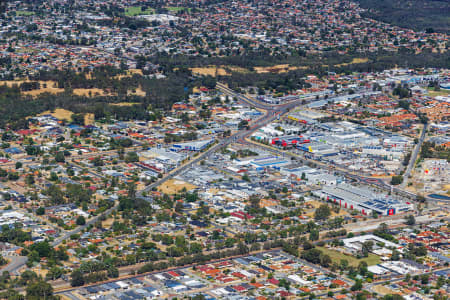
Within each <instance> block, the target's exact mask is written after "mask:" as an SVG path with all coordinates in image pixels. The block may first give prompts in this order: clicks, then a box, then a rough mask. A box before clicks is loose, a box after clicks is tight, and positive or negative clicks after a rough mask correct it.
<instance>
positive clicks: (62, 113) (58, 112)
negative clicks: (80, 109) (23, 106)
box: [39, 108, 73, 121]
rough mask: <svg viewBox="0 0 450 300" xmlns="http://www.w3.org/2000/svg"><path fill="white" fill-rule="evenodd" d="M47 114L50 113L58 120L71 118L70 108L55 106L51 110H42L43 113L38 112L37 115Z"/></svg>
mask: <svg viewBox="0 0 450 300" xmlns="http://www.w3.org/2000/svg"><path fill="white" fill-rule="evenodd" d="M48 114H50V115H52V116H54V117H55V118H58V119H60V120H62V119H66V120H68V121H70V119H71V118H72V114H73V112H71V111H70V110H67V109H62V108H57V109H55V110H54V111H53V112H51V111H49V110H47V111H44V112H43V113H41V114H39V116H42V115H48Z"/></svg>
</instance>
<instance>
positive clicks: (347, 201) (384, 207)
mask: <svg viewBox="0 0 450 300" xmlns="http://www.w3.org/2000/svg"><path fill="white" fill-rule="evenodd" d="M313 194H314V195H315V196H317V197H320V198H323V199H326V200H328V201H332V202H334V203H336V204H338V205H339V206H340V207H343V208H348V209H356V210H358V211H361V212H362V214H363V215H367V214H370V213H372V212H376V213H378V214H380V215H384V216H386V215H395V214H397V213H401V212H406V211H408V210H410V209H412V208H413V205H412V204H411V203H409V202H402V201H400V200H397V199H393V198H392V197H390V196H389V195H387V194H380V193H376V192H374V191H372V190H369V189H366V188H360V187H356V186H352V185H350V184H346V183H342V184H338V185H335V186H329V185H327V186H324V187H323V188H322V189H321V190H317V191H314V192H313Z"/></svg>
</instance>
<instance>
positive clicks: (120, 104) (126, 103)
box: [110, 102, 139, 106]
mask: <svg viewBox="0 0 450 300" xmlns="http://www.w3.org/2000/svg"><path fill="white" fill-rule="evenodd" d="M136 104H139V103H136V102H119V103H111V104H110V105H112V106H133V105H136Z"/></svg>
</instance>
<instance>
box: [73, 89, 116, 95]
mask: <svg viewBox="0 0 450 300" xmlns="http://www.w3.org/2000/svg"><path fill="white" fill-rule="evenodd" d="M89 92H90V93H91V96H95V95H100V96H108V95H111V94H109V93H106V92H105V91H104V90H102V89H98V88H92V89H73V94H74V95H77V96H89Z"/></svg>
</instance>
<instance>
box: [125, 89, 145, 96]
mask: <svg viewBox="0 0 450 300" xmlns="http://www.w3.org/2000/svg"><path fill="white" fill-rule="evenodd" d="M127 94H128V95H136V96H141V97H145V96H146V95H147V93H146V92H144V91H143V90H142V88H141V87H138V88H137V89H136V90H135V91H134V92H133V91H132V90H128V91H127Z"/></svg>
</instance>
